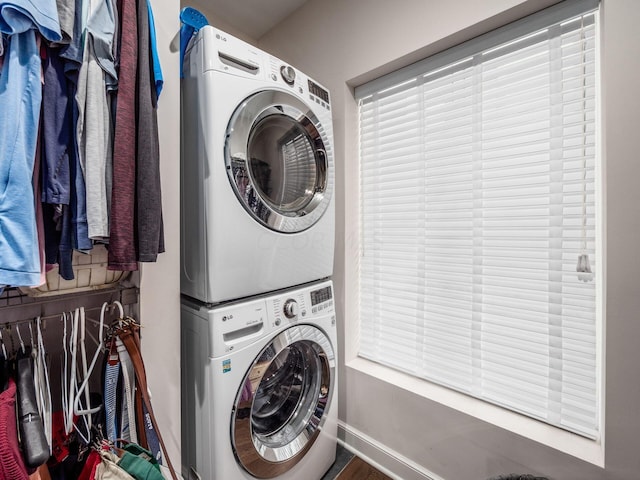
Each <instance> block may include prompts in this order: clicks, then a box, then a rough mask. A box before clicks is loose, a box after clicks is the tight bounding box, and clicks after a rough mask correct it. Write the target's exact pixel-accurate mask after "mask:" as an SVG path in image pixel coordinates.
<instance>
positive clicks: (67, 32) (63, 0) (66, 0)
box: [56, 0, 76, 45]
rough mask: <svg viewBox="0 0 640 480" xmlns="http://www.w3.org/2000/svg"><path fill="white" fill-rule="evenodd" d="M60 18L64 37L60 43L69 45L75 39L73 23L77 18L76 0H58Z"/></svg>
mask: <svg viewBox="0 0 640 480" xmlns="http://www.w3.org/2000/svg"><path fill="white" fill-rule="evenodd" d="M56 5H57V7H58V19H59V20H60V32H61V33H62V39H61V40H60V41H59V42H57V43H58V45H68V44H69V43H71V41H72V40H73V25H74V22H75V18H76V1H75V0H57V1H56Z"/></svg>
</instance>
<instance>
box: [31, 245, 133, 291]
mask: <svg viewBox="0 0 640 480" xmlns="http://www.w3.org/2000/svg"><path fill="white" fill-rule="evenodd" d="M107 259H108V252H107V249H106V248H105V247H104V245H96V246H94V247H93V249H92V250H91V252H90V253H80V252H73V261H72V265H73V274H74V279H73V280H65V279H63V278H62V277H61V276H60V275H58V267H57V266H56V267H55V268H53V269H52V270H50V271H49V272H47V275H46V282H45V283H44V284H43V285H40V286H39V287H20V291H21V292H22V293H25V294H27V295H29V296H31V297H44V296H48V295H61V294H64V293H75V292H85V291H89V290H100V289H103V288H109V287H113V286H115V285H116V284H118V283H119V282H121V281H123V280H125V279H126V278H127V277H128V276H129V274H130V273H131V272H120V271H114V270H107Z"/></svg>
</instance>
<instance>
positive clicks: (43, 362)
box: [36, 317, 53, 454]
mask: <svg viewBox="0 0 640 480" xmlns="http://www.w3.org/2000/svg"><path fill="white" fill-rule="evenodd" d="M36 328H37V344H38V363H39V364H40V375H41V376H42V377H43V379H44V382H42V380H41V382H42V383H41V389H40V392H41V395H42V412H41V414H40V417H41V418H42V421H43V423H44V432H45V436H46V438H47V442H48V443H49V453H50V454H53V420H52V418H53V403H52V401H51V384H50V382H49V368H48V366H47V354H46V351H45V348H44V338H43V337H42V325H41V319H40V317H37V318H36Z"/></svg>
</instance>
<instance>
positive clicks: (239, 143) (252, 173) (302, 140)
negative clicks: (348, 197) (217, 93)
mask: <svg viewBox="0 0 640 480" xmlns="http://www.w3.org/2000/svg"><path fill="white" fill-rule="evenodd" d="M328 142H329V139H328V138H327V135H326V132H325V129H324V127H323V126H322V124H321V123H320V121H319V120H318V118H317V117H316V115H315V114H314V113H313V112H312V111H311V110H310V109H309V107H308V106H307V105H305V104H304V103H303V102H302V101H301V100H300V99H298V98H297V97H294V96H293V95H291V94H289V93H286V92H283V91H278V90H265V91H262V92H258V93H256V94H254V95H252V96H250V97H249V98H247V99H245V100H244V102H242V103H241V104H240V106H238V108H237V109H236V110H235V112H234V113H233V115H232V117H231V120H230V121H229V125H228V127H227V138H226V143H225V161H226V168H227V174H228V175H229V179H230V181H231V185H232V186H233V189H234V191H235V193H236V195H237V197H238V198H239V199H240V202H241V203H242V205H243V206H244V208H245V209H246V210H247V211H248V212H249V213H250V214H251V215H252V216H253V217H254V218H255V219H256V220H258V221H259V222H260V223H262V224H263V225H265V226H267V227H269V228H271V229H273V230H276V231H279V232H283V233H295V232H300V231H303V230H306V229H307V228H309V227H311V226H312V225H313V224H315V223H316V222H317V221H318V220H319V219H320V217H321V216H322V215H323V213H324V212H325V210H326V209H327V207H328V205H329V201H330V199H331V184H332V182H331V181H330V180H331V179H330V173H331V168H332V167H331V159H330V158H329V155H330V154H331V149H328V148H327V147H328Z"/></svg>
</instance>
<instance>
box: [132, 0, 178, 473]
mask: <svg viewBox="0 0 640 480" xmlns="http://www.w3.org/2000/svg"><path fill="white" fill-rule="evenodd" d="M150 1H151V5H152V7H153V13H154V19H155V25H156V33H157V42H158V49H159V52H160V62H161V63H162V70H163V75H164V89H163V91H162V95H161V96H160V101H159V105H158V129H159V134H160V171H161V177H162V207H163V217H164V218H163V219H164V238H165V248H166V252H165V253H163V254H160V255H159V256H158V262H157V263H145V264H141V265H142V267H141V276H140V278H141V281H140V321H141V322H142V325H143V328H142V334H141V335H142V354H143V356H144V361H145V366H146V368H147V377H148V380H149V388H150V390H151V394H152V395H153V396H152V399H151V401H152V404H153V409H154V412H155V414H156V417H157V419H158V423H159V424H160V431H161V433H162V436H163V439H164V441H165V443H166V445H167V449H168V450H169V455H170V457H171V461H172V463H173V466H174V467H175V468H176V470H177V471H178V472H180V209H179V206H180V205H179V203H180V191H179V188H180V79H179V70H178V63H179V62H178V54H177V53H172V52H170V51H169V43H170V42H171V39H172V38H173V36H174V35H175V33H176V32H177V31H178V29H179V28H180V24H179V18H178V15H179V11H180V1H179V0H150Z"/></svg>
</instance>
